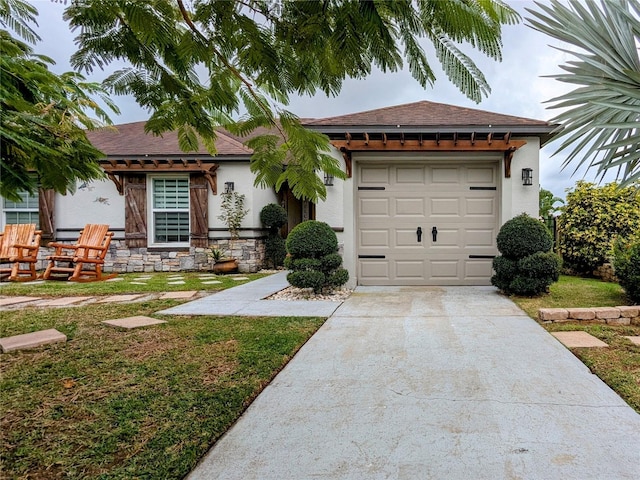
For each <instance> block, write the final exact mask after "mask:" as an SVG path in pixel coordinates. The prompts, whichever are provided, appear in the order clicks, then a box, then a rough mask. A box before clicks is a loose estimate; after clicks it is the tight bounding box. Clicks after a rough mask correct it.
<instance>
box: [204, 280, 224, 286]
mask: <svg viewBox="0 0 640 480" xmlns="http://www.w3.org/2000/svg"><path fill="white" fill-rule="evenodd" d="M216 283H222V282H221V281H220V280H208V281H206V282H202V284H203V285H215V284H216Z"/></svg>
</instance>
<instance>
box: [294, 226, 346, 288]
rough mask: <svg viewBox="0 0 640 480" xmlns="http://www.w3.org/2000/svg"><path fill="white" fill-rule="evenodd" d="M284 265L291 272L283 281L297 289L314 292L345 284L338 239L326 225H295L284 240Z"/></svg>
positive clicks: (344, 271) (344, 272)
mask: <svg viewBox="0 0 640 480" xmlns="http://www.w3.org/2000/svg"><path fill="white" fill-rule="evenodd" d="M286 245H287V251H288V253H289V255H288V256H287V258H286V259H285V266H286V267H287V268H288V269H290V270H291V272H290V273H289V275H287V280H288V281H289V283H290V284H291V285H293V286H294V287H298V288H312V289H313V291H314V292H315V293H319V292H321V291H323V290H332V289H334V288H337V287H340V286H342V285H344V284H345V283H347V281H348V280H349V273H348V272H347V271H346V270H345V269H344V268H342V257H341V256H340V255H339V254H338V238H337V237H336V234H335V232H334V231H333V230H332V229H331V227H330V226H329V225H327V224H326V223H323V222H317V221H315V220H308V221H306V222H302V223H301V224H299V225H298V226H296V227H295V228H294V229H293V230H291V232H290V233H289V236H288V237H287V242H286Z"/></svg>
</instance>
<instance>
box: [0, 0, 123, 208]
mask: <svg viewBox="0 0 640 480" xmlns="http://www.w3.org/2000/svg"><path fill="white" fill-rule="evenodd" d="M35 15H36V10H35V8H34V7H33V6H31V5H29V4H25V3H23V2H20V1H13V0H0V23H1V24H2V25H3V26H8V27H9V28H11V29H12V30H14V31H15V32H17V33H18V34H20V35H22V36H23V37H24V38H25V39H26V40H28V41H36V40H38V36H37V35H36V33H35V32H34V31H33V30H32V29H31V27H30V23H34V22H35ZM0 52H1V55H0V108H1V111H2V115H1V117H2V120H1V122H0V154H1V157H0V195H2V196H3V197H6V198H8V199H11V200H15V201H19V200H20V196H19V195H18V194H19V192H20V191H24V190H26V191H29V192H33V191H34V190H35V189H36V188H37V187H38V186H42V187H43V188H52V189H55V190H56V191H58V192H62V193H65V192H66V191H67V189H68V188H69V187H70V185H74V184H75V181H76V180H90V179H95V178H99V177H101V176H103V173H102V171H101V169H100V168H99V166H98V163H97V160H98V159H99V158H101V157H102V156H103V155H102V154H101V152H100V151H98V150H97V149H96V148H95V147H93V145H91V143H90V142H89V140H88V139H87V137H86V134H85V129H92V128H96V127H97V126H100V125H102V124H103V123H110V120H109V118H108V116H107V114H106V112H105V111H104V110H103V109H102V108H100V106H99V105H98V104H97V103H96V101H95V100H94V99H93V98H92V96H98V97H101V98H102V99H103V100H104V101H105V103H106V104H107V105H109V106H110V107H111V108H112V109H113V110H114V111H116V112H117V109H116V107H115V106H114V105H113V104H112V103H111V102H110V101H109V99H108V98H107V97H106V96H105V95H103V94H104V93H105V92H104V90H103V89H102V87H101V86H100V85H99V84H96V83H88V82H84V78H83V77H82V75H80V74H78V73H75V72H68V73H64V74H62V75H56V74H54V73H52V72H51V71H49V68H48V67H49V65H51V64H53V60H51V59H50V58H47V57H45V56H42V55H36V54H35V53H34V52H33V49H32V48H31V47H30V46H29V45H27V44H26V43H24V42H22V41H20V40H18V39H16V38H14V37H13V36H12V35H11V34H10V33H9V32H8V31H7V30H0ZM88 112H93V114H95V115H96V116H97V117H98V118H99V120H96V119H94V118H92V117H90V116H89V113H88ZM101 122H103V123H101ZM33 173H36V174H37V175H35V176H34V175H33Z"/></svg>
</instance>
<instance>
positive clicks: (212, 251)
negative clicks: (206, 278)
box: [209, 246, 238, 273]
mask: <svg viewBox="0 0 640 480" xmlns="http://www.w3.org/2000/svg"><path fill="white" fill-rule="evenodd" d="M224 254H225V250H224V249H222V248H217V247H215V246H211V247H209V257H211V259H212V260H213V272H214V273H230V272H235V271H236V270H237V269H238V262H237V260H236V259H235V258H231V257H226V256H225V255H224Z"/></svg>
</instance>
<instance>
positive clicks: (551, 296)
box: [511, 276, 640, 413]
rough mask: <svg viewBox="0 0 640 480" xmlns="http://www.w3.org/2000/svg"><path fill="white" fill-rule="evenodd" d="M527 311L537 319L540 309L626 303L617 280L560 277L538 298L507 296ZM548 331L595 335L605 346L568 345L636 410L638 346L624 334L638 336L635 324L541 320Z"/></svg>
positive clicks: (638, 402)
mask: <svg viewBox="0 0 640 480" xmlns="http://www.w3.org/2000/svg"><path fill="white" fill-rule="evenodd" d="M511 298H512V300H513V301H514V302H515V303H517V304H518V305H519V306H520V308H522V309H523V310H524V311H525V312H527V314H528V315H529V316H530V317H531V318H533V319H536V320H537V318H538V309H540V308H572V307H575V308H580V307H614V306H618V305H630V304H631V303H630V302H629V301H628V300H627V298H626V297H625V295H624V291H623V290H622V288H621V287H620V285H618V284H617V283H608V282H602V281H600V280H596V279H591V278H581V277H567V276H562V277H560V281H559V282H558V283H555V284H553V285H552V286H551V288H550V292H549V293H548V294H546V295H543V296H541V297H538V298H523V297H511ZM542 326H543V327H544V328H545V329H546V330H547V331H549V332H559V331H576V330H582V331H584V332H587V333H589V334H591V335H593V336H594V337H597V338H599V339H600V340H602V341H603V342H605V343H607V344H608V345H609V347H608V348H572V349H571V352H572V353H573V354H574V355H575V356H577V357H578V358H579V359H580V360H581V361H582V362H583V363H584V364H585V365H586V366H587V367H589V369H590V370H591V371H592V372H593V373H594V374H596V375H597V376H598V377H600V378H601V379H602V380H603V381H604V382H605V383H606V384H607V385H609V387H611V388H612V389H613V390H615V392H616V393H618V395H620V396H621V397H622V398H623V399H624V400H625V401H626V402H627V403H628V404H629V405H630V406H631V407H632V408H633V409H635V410H636V411H637V412H638V413H640V346H638V345H634V344H633V343H631V341H629V339H627V338H624V337H625V336H640V326H638V325H627V326H624V325H605V324H602V323H595V322H567V323H545V324H542Z"/></svg>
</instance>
